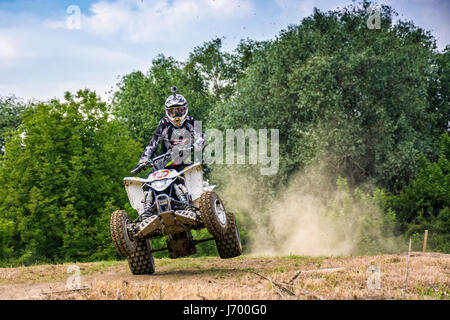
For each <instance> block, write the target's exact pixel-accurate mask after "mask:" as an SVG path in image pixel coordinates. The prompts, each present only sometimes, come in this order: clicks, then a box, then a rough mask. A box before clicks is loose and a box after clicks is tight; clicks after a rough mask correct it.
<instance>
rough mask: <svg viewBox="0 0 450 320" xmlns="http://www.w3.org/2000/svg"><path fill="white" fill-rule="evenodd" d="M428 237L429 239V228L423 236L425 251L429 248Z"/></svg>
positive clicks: (423, 249)
mask: <svg viewBox="0 0 450 320" xmlns="http://www.w3.org/2000/svg"><path fill="white" fill-rule="evenodd" d="M427 239H428V230H425V237H424V238H423V248H422V251H423V252H425V251H426V250H427Z"/></svg>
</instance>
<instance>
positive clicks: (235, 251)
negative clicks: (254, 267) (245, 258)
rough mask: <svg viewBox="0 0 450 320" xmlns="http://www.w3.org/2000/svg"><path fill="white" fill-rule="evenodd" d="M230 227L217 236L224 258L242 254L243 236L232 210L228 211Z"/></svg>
mask: <svg viewBox="0 0 450 320" xmlns="http://www.w3.org/2000/svg"><path fill="white" fill-rule="evenodd" d="M227 220H228V223H229V224H228V228H227V231H226V233H225V234H224V235H223V236H220V237H217V238H216V247H217V252H219V256H220V257H221V258H222V259H228V258H233V257H237V256H240V255H241V254H242V244H241V237H240V236H239V229H238V226H237V223H236V218H235V217H234V214H233V213H231V212H227Z"/></svg>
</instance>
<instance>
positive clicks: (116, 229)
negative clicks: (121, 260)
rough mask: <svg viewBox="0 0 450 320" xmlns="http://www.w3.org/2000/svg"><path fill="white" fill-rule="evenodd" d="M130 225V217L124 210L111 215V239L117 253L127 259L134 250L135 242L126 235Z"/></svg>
mask: <svg viewBox="0 0 450 320" xmlns="http://www.w3.org/2000/svg"><path fill="white" fill-rule="evenodd" d="M129 223H131V220H130V216H129V215H128V213H127V212H126V211H124V210H117V211H114V212H113V213H112V215H111V221H110V231H111V238H112V241H113V243H114V247H116V250H117V252H118V253H119V254H120V255H121V256H124V257H127V256H129V255H131V254H133V252H134V251H135V250H136V242H135V241H134V239H133V238H132V237H131V236H130V234H129V233H128V229H127V225H128V224H129Z"/></svg>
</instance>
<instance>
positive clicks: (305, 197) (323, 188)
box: [216, 167, 398, 256]
mask: <svg viewBox="0 0 450 320" xmlns="http://www.w3.org/2000/svg"><path fill="white" fill-rule="evenodd" d="M244 172H245V171H244V168H242V167H241V168H236V167H233V168H228V169H225V170H224V169H223V168H222V171H221V173H220V174H216V177H217V178H218V180H219V181H220V188H219V190H218V192H219V194H220V196H221V197H222V199H223V200H224V202H225V205H226V209H227V210H229V211H232V212H234V213H235V214H236V216H237V219H238V222H239V223H240V229H241V233H244V234H241V237H243V238H246V239H248V243H246V248H247V252H246V253H247V254H251V255H263V256H284V255H308V256H338V255H350V254H373V253H375V252H376V253H381V252H393V251H397V250H396V248H397V247H398V246H397V241H396V239H395V237H393V235H392V232H389V230H388V229H389V228H388V221H387V220H386V217H385V215H384V214H383V212H382V210H381V209H380V208H379V206H378V205H377V203H376V201H375V200H374V199H373V197H372V196H369V195H367V194H365V193H363V192H362V191H361V190H358V189H356V190H350V188H349V187H348V185H347V184H346V181H345V180H343V179H340V180H337V182H336V179H335V178H331V177H330V176H329V175H327V174H324V173H323V172H321V171H320V170H318V169H317V168H309V169H307V170H304V171H303V172H300V173H297V174H295V175H293V177H291V179H290V180H289V183H288V185H286V186H285V187H284V188H282V190H278V191H276V192H274V191H272V190H271V189H270V188H267V187H265V185H266V184H265V183H264V181H262V180H261V179H264V178H262V177H257V176H255V175H253V176H252V175H249V174H245V173H244Z"/></svg>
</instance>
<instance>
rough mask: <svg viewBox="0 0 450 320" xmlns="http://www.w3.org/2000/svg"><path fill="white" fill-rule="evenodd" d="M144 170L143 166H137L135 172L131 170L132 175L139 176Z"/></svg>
mask: <svg viewBox="0 0 450 320" xmlns="http://www.w3.org/2000/svg"><path fill="white" fill-rule="evenodd" d="M142 169H143V167H142V166H140V165H137V166H136V168H134V169H133V170H131V173H132V174H138V173H139V172H141V171H142Z"/></svg>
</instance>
